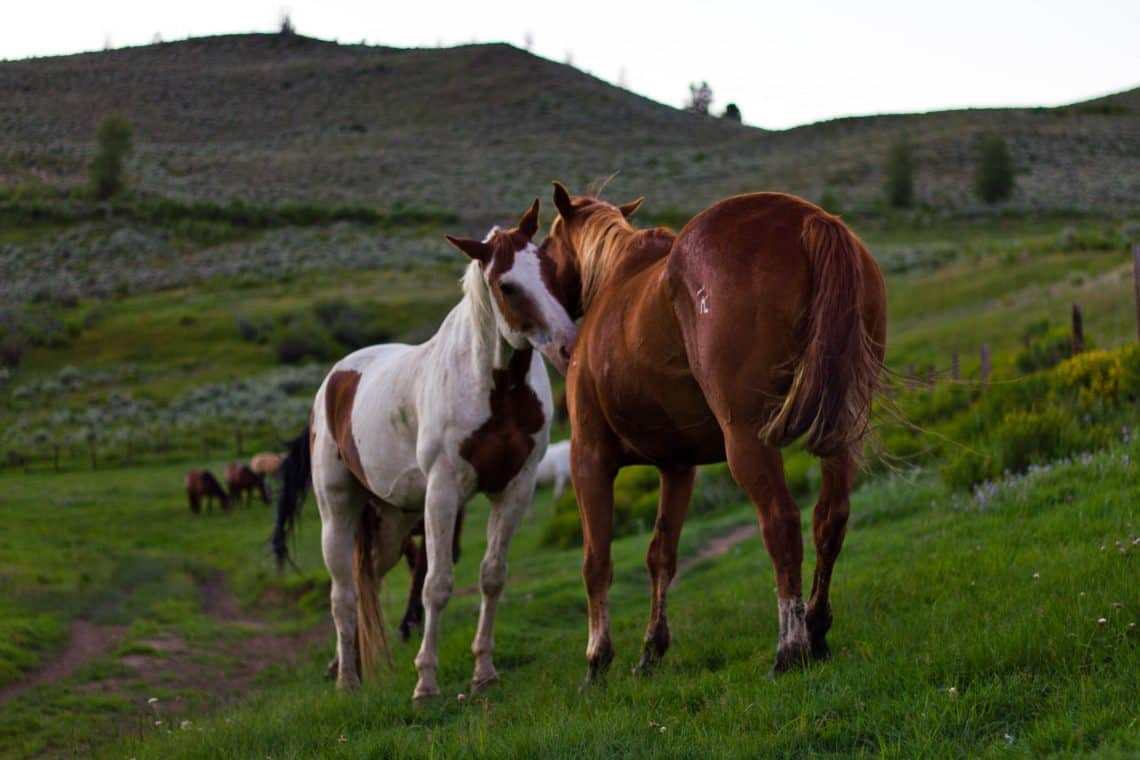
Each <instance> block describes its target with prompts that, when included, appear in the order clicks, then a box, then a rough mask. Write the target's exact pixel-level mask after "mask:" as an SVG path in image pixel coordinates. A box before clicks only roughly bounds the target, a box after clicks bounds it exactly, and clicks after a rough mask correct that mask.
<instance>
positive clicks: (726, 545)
mask: <svg viewBox="0 0 1140 760" xmlns="http://www.w3.org/2000/svg"><path fill="white" fill-rule="evenodd" d="M759 530H760V528H759V527H758V526H757V525H756V523H749V524H747V525H741V526H739V527H737V528H735V529H733V530H732V531H730V532H728V533H725V534H724V535H723V536H717V537H715V538H712V539H709V540H708V541H706V542H705V545H704V546H702V547H701V548H700V550H699V551H698V552H697V553H696V554H694V555H693V556H692V557H689V558H688V559H687V560H685V561H684V562H682V563H681V566H680V567H678V568H677V573H676V574H675V575H674V576H673V583H672V584H670V586H673V585H675V584H676V583H677V579H678V578H680V577H681V576H682V575H684V574H685V573H686V572H687V571H688V570H690V569H691V568H692V567H693V566H694V565H696V564H697V563H698V562H704V561H705V560H706V559H712V558H714V557H723V556H724V555H725V554H728V552H729V551H731V549H732V547H734V546H736V545H737V544H739V543H740V542H742V541H747V540H748V539H750V538H752V537H753V536H755V535H756V533H757V532H758V531H759Z"/></svg>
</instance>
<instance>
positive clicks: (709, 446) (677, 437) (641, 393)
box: [599, 367, 724, 465]
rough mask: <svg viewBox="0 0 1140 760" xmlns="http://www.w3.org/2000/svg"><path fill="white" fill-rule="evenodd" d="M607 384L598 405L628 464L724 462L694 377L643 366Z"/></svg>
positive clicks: (715, 428)
mask: <svg viewBox="0 0 1140 760" xmlns="http://www.w3.org/2000/svg"><path fill="white" fill-rule="evenodd" d="M611 379H612V380H613V382H611V383H610V384H608V385H605V386H603V387H602V388H600V389H599V393H600V395H601V398H600V399H599V401H600V402H601V406H602V410H603V413H604V414H605V416H606V419H607V421H608V422H609V425H610V427H611V428H612V429H613V431H614V432H615V433H616V434H617V436H618V439H619V440H620V441H621V442H622V447H623V449H624V450H625V453H626V455H627V456H628V457H629V458H630V460H631V461H635V462H641V463H646V464H658V465H668V464H673V465H690V464H701V463H705V462H716V461H720V460H721V459H723V458H724V435H723V433H722V432H721V429H720V425H719V424H718V423H717V421H716V417H715V416H714V415H713V413H712V411H711V410H710V409H709V406H708V403H707V402H706V400H705V396H704V393H703V392H702V391H701V388H700V386H699V385H697V382H696V380H695V379H694V378H693V375H692V373H690V372H687V371H685V372H679V371H674V372H668V371H666V372H661V371H656V372H654V371H650V370H648V368H645V367H641V368H631V369H630V371H628V372H623V378H622V380H618V379H617V378H611Z"/></svg>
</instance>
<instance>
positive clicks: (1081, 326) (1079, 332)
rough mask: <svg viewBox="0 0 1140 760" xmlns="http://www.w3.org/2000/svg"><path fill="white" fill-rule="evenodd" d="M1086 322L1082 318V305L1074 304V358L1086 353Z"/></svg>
mask: <svg viewBox="0 0 1140 760" xmlns="http://www.w3.org/2000/svg"><path fill="white" fill-rule="evenodd" d="M1084 350H1085V321H1084V318H1082V317H1081V305H1080V304H1079V303H1075V304H1073V356H1076V355H1077V354H1081V353H1084Z"/></svg>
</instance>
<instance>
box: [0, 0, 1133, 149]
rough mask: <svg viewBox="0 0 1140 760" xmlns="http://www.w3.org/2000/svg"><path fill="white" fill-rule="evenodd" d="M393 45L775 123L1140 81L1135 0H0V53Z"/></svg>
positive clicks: (993, 101)
mask: <svg viewBox="0 0 1140 760" xmlns="http://www.w3.org/2000/svg"><path fill="white" fill-rule="evenodd" d="M282 12H288V13H289V14H290V16H291V18H292V20H293V23H294V26H295V27H296V28H297V31H298V32H300V33H301V34H306V35H310V36H314V37H321V38H324V39H335V40H339V41H341V42H354V43H356V42H360V41H362V40H364V41H367V42H368V43H369V44H379V45H392V46H397V47H432V46H436V45H444V46H451V45H457V44H463V43H468V42H494V41H505V42H509V43H511V44H513V45H516V46H518V47H530V48H531V50H532V51H533V52H534V53H536V54H538V55H542V56H545V57H547V58H550V59H552V60H556V61H567V60H570V61H571V62H572V63H573V64H574V65H575V66H577V67H578V68H581V69H583V70H585V71H588V72H590V73H592V74H594V75H595V76H598V77H601V78H603V79H606V80H608V81H610V82H613V83H615V84H620V85H623V86H625V87H627V88H629V89H631V90H634V91H635V92H638V93H641V94H643V95H646V96H648V97H650V98H653V99H654V100H658V101H660V102H662V103H668V104H670V105H674V106H680V105H682V104H683V103H684V101H685V100H686V98H687V97H688V92H689V90H688V85H689V83H690V82H694V81H700V80H706V81H708V83H709V84H710V85H711V87H712V89H713V93H714V96H715V99H714V101H713V110H714V111H716V112H720V111H721V110H723V108H724V105H725V104H726V103H727V102H729V101H733V102H735V103H736V104H737V105H738V106H739V107H740V110H741V112H742V113H743V115H744V120H745V121H746V122H747V123H750V124H754V125H757V126H761V127H768V128H784V127H789V126H794V125H797V124H804V123H808V122H812V121H818V120H820V119H827V118H832V117H836V116H848V115H860V114H871V113H898V112H911V111H930V110H940V109H944V108H959V107H964V106H1017V105H1059V104H1062V103H1068V102H1072V101H1076V100H1083V99H1087V98H1091V97H1095V96H1098V95H1104V94H1108V93H1111V92H1117V91H1120V90H1124V89H1129V88H1131V87H1135V86H1137V85H1140V0H1128V1H1124V0H1121V1H1116V2H1113V1H1110V0H1037V1H1034V0H985V1H981V0H958V1H957V2H939V3H928V2H922V0H909V1H904V0H864V1H862V2H858V1H855V2H853V1H852V0H847V1H846V2H830V1H827V2H811V1H810V0H806V1H803V2H790V1H789V0H783V1H782V2H768V1H767V0H753V2H748V1H747V0H706V2H701V3H697V2H689V3H683V4H682V3H676V4H674V3H669V2H653V3H650V2H641V1H640V0H624V1H623V0H608V1H606V2H598V1H597V0H570V1H567V0H546V1H542V0H527V1H526V2H522V1H521V0H502V1H497V0H483V1H481V2H474V1H473V0H464V1H463V2H454V3H446V2H436V1H435V0H411V1H408V0H380V1H379V2H377V1H376V0H369V1H366V2H359V1H358V2H348V1H347V0H287V1H285V2H281V1H280V0H183V1H182V2H169V1H168V0H146V1H145V2H139V1H138V0H71V1H69V2H64V1H62V0H31V2H18V1H17V0H0V58H24V57H27V56H36V55H57V54H63V53H72V52H79V51H84V50H99V49H102V48H103V47H105V46H106V45H108V44H110V45H112V46H115V47H118V46H124V45H139V44H146V43H149V42H151V41H153V40H154V39H156V36H157V37H161V39H163V40H166V41H171V40H177V39H182V38H185V37H187V36H200V35H208V34H224V33H231V32H248V31H272V30H275V29H276V28H277V26H278V21H279V18H280V16H281V14H282Z"/></svg>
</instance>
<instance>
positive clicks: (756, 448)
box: [725, 427, 809, 673]
mask: <svg viewBox="0 0 1140 760" xmlns="http://www.w3.org/2000/svg"><path fill="white" fill-rule="evenodd" d="M725 453H726V454H727V455H728V456H727V458H728V466H729V469H730V470H731V471H732V476H733V478H735V479H736V482H737V483H739V484H740V487H741V488H743V489H744V492H745V493H746V494H748V498H749V499H750V500H751V501H752V504H753V505H754V506H755V508H756V512H757V515H758V516H759V518H760V529H761V533H762V534H763V536H764V547H765V548H766V549H767V550H768V556H769V557H770V558H771V560H772V565H773V567H774V568H775V570H776V604H777V610H778V612H779V619H780V639H779V644H778V645H777V648H776V664H775V671H776V672H777V673H782V672H784V671H785V670H788V669H789V668H792V667H795V666H798V665H802V664H803V663H805V662H806V661H807V658H808V653H809V643H808V633H807V623H806V622H805V619H804V615H805V609H804V600H803V579H802V569H801V566H802V565H803V557H804V547H803V537H802V536H801V534H800V530H801V527H800V513H799V510H798V509H796V504H795V501H794V500H793V499H792V494H791V492H790V491H789V490H788V483H787V481H786V480H785V478H784V461H783V458H782V457H781V456H780V450H779V449H778V448H775V447H773V446H767V445H765V444H763V443H761V442H760V441H759V440H758V439H757V438H756V435H755V432H754V431H752V430H749V429H747V428H745V427H742V428H740V429H729V430H728V431H726V434H725Z"/></svg>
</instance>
